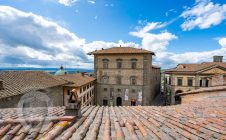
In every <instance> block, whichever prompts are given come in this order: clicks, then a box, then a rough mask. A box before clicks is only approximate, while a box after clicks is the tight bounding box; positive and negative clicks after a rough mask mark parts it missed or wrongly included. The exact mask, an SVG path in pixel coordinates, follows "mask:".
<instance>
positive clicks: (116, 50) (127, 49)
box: [89, 47, 154, 55]
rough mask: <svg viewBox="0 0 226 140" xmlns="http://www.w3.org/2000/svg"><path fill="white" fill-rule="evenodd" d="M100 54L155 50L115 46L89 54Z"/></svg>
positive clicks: (141, 52)
mask: <svg viewBox="0 0 226 140" xmlns="http://www.w3.org/2000/svg"><path fill="white" fill-rule="evenodd" d="M98 54H152V55H154V53H153V52H151V51H148V50H144V49H142V48H139V49H138V48H132V47H113V48H109V49H102V50H96V51H93V52H90V53H89V55H98Z"/></svg>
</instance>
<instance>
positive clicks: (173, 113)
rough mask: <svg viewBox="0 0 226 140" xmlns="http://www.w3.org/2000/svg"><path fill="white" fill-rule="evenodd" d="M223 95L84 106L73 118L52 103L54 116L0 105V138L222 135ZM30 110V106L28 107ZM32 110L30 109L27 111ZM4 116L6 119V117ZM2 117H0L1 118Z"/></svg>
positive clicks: (225, 103)
mask: <svg viewBox="0 0 226 140" xmlns="http://www.w3.org/2000/svg"><path fill="white" fill-rule="evenodd" d="M225 107H226V98H221V99H220V98H218V99H210V98H209V99H208V100H206V102H204V101H201V102H193V103H190V104H185V105H175V106H166V107H157V106H130V107H125V106H124V107H100V106H87V107H85V108H83V109H82V117H81V118H80V119H78V120H77V121H76V119H74V118H73V117H70V116H64V108H63V107H52V108H51V109H50V110H51V111H50V112H52V113H51V114H53V116H55V117H51V118H48V119H47V120H49V122H48V123H46V124H45V125H41V124H42V121H41V120H42V119H35V121H34V119H33V120H32V119H31V120H29V121H27V122H26V124H23V122H24V119H17V118H18V113H13V112H16V110H17V109H2V110H0V113H1V114H2V115H3V117H2V118H0V138H3V139H13V138H18V139H29V138H30V139H31V138H33V139H43V140H52V139H62V140H68V139H85V140H87V139H89V140H95V139H103V140H110V139H112V140H115V139H123V138H124V139H125V140H129V139H134V140H136V139H137V140H138V139H167V140H170V139H222V140H223V139H226V123H225V122H226V110H225ZM32 110H33V112H37V111H34V108H33V109H32ZM39 112H40V113H41V111H39ZM27 114H31V115H32V114H33V113H27ZM7 118H8V119H7ZM9 118H13V119H9ZM1 119H2V120H1Z"/></svg>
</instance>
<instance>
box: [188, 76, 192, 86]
mask: <svg viewBox="0 0 226 140" xmlns="http://www.w3.org/2000/svg"><path fill="white" fill-rule="evenodd" d="M188 86H189V87H192V86H193V78H188Z"/></svg>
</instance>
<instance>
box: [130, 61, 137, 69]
mask: <svg viewBox="0 0 226 140" xmlns="http://www.w3.org/2000/svg"><path fill="white" fill-rule="evenodd" d="M131 68H132V69H136V68H137V59H131Z"/></svg>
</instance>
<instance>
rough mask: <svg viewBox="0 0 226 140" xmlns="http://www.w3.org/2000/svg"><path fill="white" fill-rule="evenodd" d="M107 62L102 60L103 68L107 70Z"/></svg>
mask: <svg viewBox="0 0 226 140" xmlns="http://www.w3.org/2000/svg"><path fill="white" fill-rule="evenodd" d="M108 62H109V60H108V59H103V68H104V69H108Z"/></svg>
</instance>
